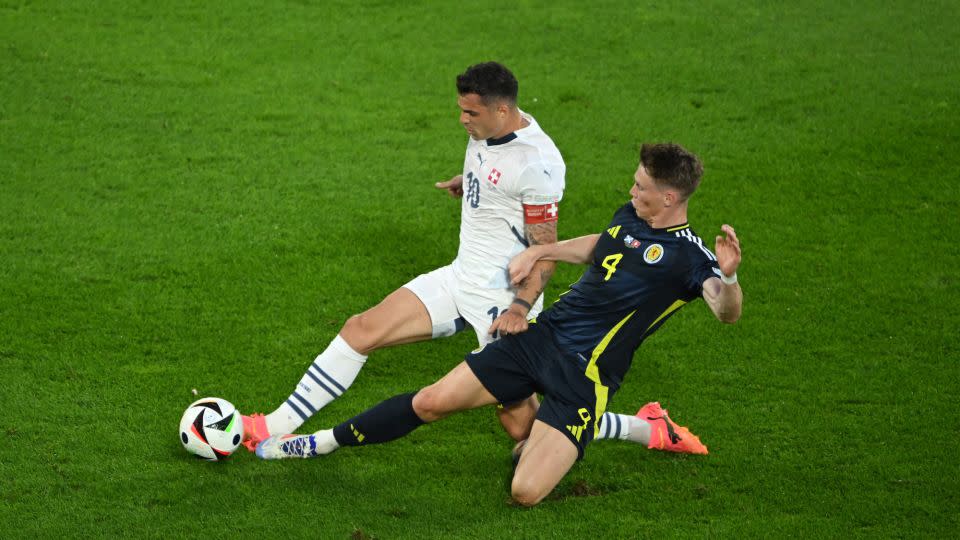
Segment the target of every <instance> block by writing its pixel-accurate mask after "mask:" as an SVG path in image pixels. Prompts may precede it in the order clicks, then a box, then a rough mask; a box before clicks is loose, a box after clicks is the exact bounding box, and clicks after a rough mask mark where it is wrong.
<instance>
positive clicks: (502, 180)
mask: <svg viewBox="0 0 960 540" xmlns="http://www.w3.org/2000/svg"><path fill="white" fill-rule="evenodd" d="M520 114H521V115H522V116H523V118H524V119H525V120H526V121H527V122H529V125H528V126H527V127H525V128H523V129H520V130H518V131H515V132H514V133H511V134H510V135H507V136H506V137H503V138H502V139H497V140H493V139H487V140H482V141H477V140H474V139H472V138H471V139H470V142H469V144H467V153H466V156H465V158H464V162H463V192H464V196H463V203H462V209H461V213H460V249H459V251H458V252H457V258H456V259H455V260H454V261H453V270H454V274H455V276H456V279H457V281H458V282H459V283H461V284H463V285H464V286H467V287H471V286H472V287H478V288H481V289H510V279H509V275H508V273H507V265H508V264H509V263H510V259H512V258H513V256H514V255H516V254H517V253H520V252H521V251H523V250H524V249H525V248H526V245H525V239H524V232H523V231H524V210H523V205H549V204H553V206H552V207H549V208H548V209H547V212H548V213H553V215H556V212H557V206H556V203H557V202H559V201H560V199H561V198H562V197H563V188H564V176H565V174H566V165H564V163H563V157H561V155H560V151H559V150H557V147H556V145H554V144H553V141H552V140H550V137H549V136H547V134H546V133H544V132H543V130H542V129H540V126H539V124H537V121H536V120H534V118H533V117H532V116H530V115H528V114H526V113H524V112H522V111H521V113H520Z"/></svg>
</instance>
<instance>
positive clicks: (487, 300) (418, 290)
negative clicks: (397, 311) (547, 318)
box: [404, 265, 543, 345]
mask: <svg viewBox="0 0 960 540" xmlns="http://www.w3.org/2000/svg"><path fill="white" fill-rule="evenodd" d="M404 287H405V288H407V289H409V290H410V291H412V292H413V294H415V295H417V298H419V299H420V301H421V302H423V305H424V306H426V307H427V312H428V313H429V314H430V321H431V323H432V324H433V337H434V338H439V337H447V336H452V335H454V334H456V333H457V332H459V331H461V330H463V329H464V328H465V327H466V325H468V324H469V325H470V326H472V327H473V331H474V332H476V333H477V343H479V344H480V345H486V344H487V343H490V342H491V341H494V340H495V339H496V337H494V336H491V335H490V334H488V333H487V331H488V330H489V329H490V325H491V324H492V323H493V321H494V320H496V318H497V317H498V316H499V315H500V313H502V312H504V311H506V309H507V308H508V307H510V304H511V303H512V302H513V298H514V296H515V295H514V291H513V290H512V289H481V288H478V287H472V286H469V285H467V286H461V284H460V283H459V282H458V281H457V278H456V276H454V273H453V266H452V265H447V266H444V267H442V268H437V269H436V270H434V271H432V272H429V273H426V274H420V275H419V276H417V277H415V278H413V279H412V280H410V282H409V283H407V284H406V285H404ZM542 307H543V298H542V297H541V298H538V299H537V301H536V302H535V303H534V305H533V307H532V308H531V309H530V313H528V314H527V318H528V319H532V318H534V317H536V316H537V314H539V313H540V309H541V308H542Z"/></svg>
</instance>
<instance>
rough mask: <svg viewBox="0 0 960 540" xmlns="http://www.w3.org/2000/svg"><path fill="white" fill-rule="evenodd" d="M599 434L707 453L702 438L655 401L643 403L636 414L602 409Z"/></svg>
mask: <svg viewBox="0 0 960 540" xmlns="http://www.w3.org/2000/svg"><path fill="white" fill-rule="evenodd" d="M596 438H597V439H598V440H600V439H622V440H628V441H631V442H635V443H638V444H642V445H644V446H646V447H647V448H652V449H654V450H665V451H667V452H679V453H683V454H706V453H707V447H706V446H704V445H703V443H701V442H700V438H699V437H697V436H696V435H694V434H693V433H691V432H690V430H689V429H687V428H685V427H683V426H678V425H677V424H676V423H674V422H673V420H671V419H670V416H669V415H668V413H667V411H666V409H663V408H662V407H660V404H659V403H657V402H655V401H654V402H651V403H647V404H646V405H644V406H643V407H641V408H640V410H639V411H637V414H636V415H635V416H629V415H626V414H616V413H611V412H607V413H603V416H602V417H601V419H600V428H599V433H598V435H597V437H596Z"/></svg>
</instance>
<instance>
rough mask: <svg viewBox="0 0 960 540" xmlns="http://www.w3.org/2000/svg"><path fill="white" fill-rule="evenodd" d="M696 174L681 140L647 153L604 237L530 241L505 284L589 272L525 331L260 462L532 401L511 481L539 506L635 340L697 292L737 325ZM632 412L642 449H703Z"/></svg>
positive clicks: (720, 239) (729, 266)
mask: <svg viewBox="0 0 960 540" xmlns="http://www.w3.org/2000/svg"><path fill="white" fill-rule="evenodd" d="M702 171H703V168H702V165H701V163H700V160H699V159H698V158H697V157H696V156H695V155H693V154H691V153H690V152H688V151H686V150H685V149H683V148H682V147H681V146H679V145H675V144H647V145H644V146H643V147H642V149H641V153H640V165H639V167H638V168H637V171H636V173H635V175H634V184H633V186H632V187H631V189H630V194H631V196H632V200H631V201H630V203H628V204H626V205H624V206H623V207H621V208H620V209H618V210H617V212H616V213H615V214H614V216H613V220H612V221H611V222H610V224H609V225H608V227H607V228H606V229H605V231H604V232H602V233H599V234H594V235H589V236H584V237H580V238H575V239H572V240H567V241H564V242H559V243H553V244H546V245H538V246H532V247H531V248H529V249H527V250H526V251H524V252H522V253H521V254H519V255H518V256H517V257H515V258H514V259H513V260H512V261H511V263H510V266H509V270H510V276H511V279H512V280H513V281H514V282H519V281H520V280H522V279H523V278H524V277H525V276H526V275H527V274H528V273H529V272H530V270H531V269H532V268H533V266H534V264H536V263H537V261H543V260H548V261H564V262H569V263H581V264H588V265H589V266H588V267H587V269H586V271H585V272H584V274H583V276H582V277H581V278H580V280H579V281H578V282H577V283H576V284H574V285H573V287H572V288H571V290H570V291H568V292H567V293H565V294H563V295H562V296H561V298H560V300H558V301H557V302H556V303H555V304H554V305H553V306H551V307H550V309H548V310H546V311H544V312H543V313H542V314H541V315H540V316H539V317H538V318H537V320H536V322H535V324H531V325H530V329H529V330H527V332H525V333H522V334H518V335H510V336H505V337H503V338H501V339H500V340H499V341H496V342H493V343H490V344H487V345H485V346H483V347H481V348H479V349H477V350H475V351H473V352H472V353H470V354H468V355H467V357H466V360H465V361H464V362H462V363H460V364H459V365H458V366H457V367H455V368H454V369H453V370H452V371H451V372H450V373H448V374H447V375H446V376H444V377H443V378H442V379H440V381H438V382H436V383H434V384H433V385H431V386H428V387H426V388H424V389H422V390H420V391H419V392H417V393H416V394H412V393H411V394H403V395H399V396H395V397H393V398H390V399H388V400H386V401H384V402H382V403H380V404H379V405H377V406H375V407H373V408H371V409H369V410H367V411H366V412H363V413H361V414H359V415H357V416H355V417H353V418H351V419H350V420H348V421H346V422H344V423H342V424H340V425H338V426H336V427H335V428H333V429H330V430H325V431H318V432H317V433H315V434H313V435H300V436H297V435H288V436H285V437H272V438H270V439H267V440H265V441H264V442H263V443H261V445H260V446H259V447H258V448H257V455H258V456H260V457H262V458H264V459H281V458H288V457H313V456H316V455H322V454H328V453H330V452H332V451H334V450H336V449H337V448H339V447H340V446H361V445H364V444H373V443H381V442H387V441H391V440H393V439H396V438H399V437H402V436H404V435H406V434H407V433H409V432H410V431H413V430H414V429H416V428H417V427H419V426H420V425H422V424H424V423H426V422H433V421H436V420H439V419H441V418H444V417H446V416H449V415H450V414H453V413H455V412H458V411H462V410H467V409H473V408H476V407H480V406H483V405H488V404H492V403H498V402H499V403H510V402H512V401H516V400H518V399H524V398H526V397H527V396H529V395H530V394H531V393H533V392H538V393H541V394H543V402H542V404H541V406H540V409H539V411H538V412H537V416H536V419H535V420H534V421H533V425H532V428H531V432H530V436H529V438H528V439H527V441H526V444H525V446H524V447H523V449H522V454H521V455H520V457H519V462H518V464H517V468H516V471H515V472H514V477H513V482H512V494H513V497H514V499H516V500H517V501H518V502H520V503H521V504H523V505H527V506H532V505H535V504H537V503H538V502H540V501H541V500H542V499H543V498H544V497H545V496H546V495H547V494H549V493H550V491H552V490H553V488H554V487H555V486H556V485H557V483H559V481H560V480H561V479H562V478H563V476H564V475H565V474H566V473H567V471H569V470H570V467H572V466H573V464H574V463H575V462H576V461H577V460H578V459H579V458H581V457H582V456H583V452H584V449H585V447H586V446H587V444H588V443H589V442H590V441H591V440H593V438H594V437H595V436H596V435H597V433H598V431H599V419H600V418H601V417H602V415H603V414H604V412H605V409H606V407H607V404H608V402H609V400H610V398H612V397H613V395H614V393H615V392H616V391H617V389H618V388H619V387H620V384H621V383H622V382H623V379H624V376H625V375H626V373H627V371H628V370H629V368H630V365H631V362H632V360H633V354H634V352H635V351H636V349H637V348H638V347H639V346H640V344H641V343H642V342H643V340H644V339H646V338H647V337H648V336H650V335H651V334H652V333H653V332H655V331H656V330H657V329H658V328H659V327H660V326H661V325H662V324H663V323H664V322H665V321H666V320H667V319H668V318H669V317H670V316H671V315H673V314H674V313H676V311H677V310H678V309H679V308H681V307H682V306H684V305H685V304H686V303H688V302H690V301H692V300H695V299H696V298H697V297H702V298H703V299H704V300H705V301H706V303H707V305H708V306H709V307H710V309H711V311H713V313H714V315H715V316H716V317H717V318H718V319H719V320H720V321H722V322H726V323H733V322H736V321H737V320H738V319H739V317H740V312H741V306H742V300H743V297H742V293H741V290H740V286H739V284H738V283H737V277H736V270H737V268H738V267H739V265H740V245H739V241H738V239H737V236H736V233H735V231H734V230H733V228H732V227H730V226H729V225H724V226H723V227H722V230H723V233H724V235H723V236H717V237H716V255H714V253H713V252H711V251H710V250H709V249H708V248H707V247H706V246H704V245H703V242H702V241H701V240H700V238H699V237H698V236H697V235H696V234H694V233H693V232H692V231H691V229H690V227H689V225H688V223H687V203H688V199H689V197H690V195H692V194H693V192H694V191H695V190H696V188H697V185H698V184H699V182H700V177H701V175H702ZM638 416H639V419H640V420H643V421H646V422H648V424H649V427H650V429H651V432H652V435H651V447H655V445H661V446H660V448H662V449H670V450H674V451H685V452H691V453H706V448H705V447H704V446H703V445H702V444H701V443H700V441H699V440H698V439H697V438H696V437H695V436H693V435H692V434H691V433H690V432H689V431H687V430H686V429H685V428H681V427H680V426H677V425H676V424H674V423H673V422H672V421H671V420H670V419H669V418H667V417H666V414H665V413H664V411H662V410H661V409H659V405H656V404H648V405H647V406H646V407H644V409H641V411H640V414H639V415H638Z"/></svg>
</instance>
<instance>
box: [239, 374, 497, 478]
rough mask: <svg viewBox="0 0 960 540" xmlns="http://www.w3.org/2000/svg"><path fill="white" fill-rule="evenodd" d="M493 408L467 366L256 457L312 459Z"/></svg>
mask: <svg viewBox="0 0 960 540" xmlns="http://www.w3.org/2000/svg"><path fill="white" fill-rule="evenodd" d="M496 402H497V399H496V398H495V397H493V396H492V395H491V394H490V392H488V391H487V390H486V388H484V387H483V385H482V384H480V381H479V380H478V379H477V377H476V375H474V374H473V371H471V370H470V368H469V367H468V366H467V364H466V362H461V363H460V364H459V365H458V366H457V367H455V368H453V370H452V371H450V373H447V374H446V375H445V376H444V377H443V378H442V379H440V380H439V381H437V382H436V383H434V384H432V385H430V386H428V387H426V388H424V389H422V390H420V391H419V392H417V393H416V394H402V395H399V396H394V397H392V398H390V399H388V400H386V401H383V402H381V403H379V404H378V405H376V406H374V407H373V408H371V409H368V410H366V411H364V412H362V413H360V414H358V415H357V416H354V417H353V418H351V419H349V420H347V421H346V422H343V423H342V424H340V425H338V426H336V427H335V428H333V429H328V430H324V431H318V432H316V433H314V434H313V435H288V436H275V437H270V438H268V439H266V440H264V441H263V442H261V443H260V444H259V446H257V456H259V457H261V458H263V459H284V458H293V457H314V456H318V455H324V454H329V453H330V452H333V451H334V450H336V449H338V448H340V447H341V446H363V445H367V444H379V443H385V442H390V441H392V440H395V439H399V438H400V437H403V436H405V435H407V434H408V433H410V432H411V431H413V430H415V429H417V428H418V427H420V426H421V425H423V424H425V423H429V422H434V421H436V420H440V419H441V418H444V417H446V416H449V415H451V414H453V413H456V412H459V411H464V410H468V409H475V408H477V407H482V406H484V405H491V404H493V403H496Z"/></svg>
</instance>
